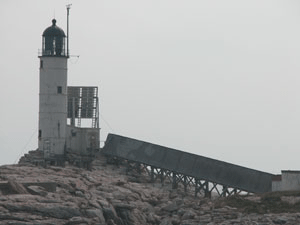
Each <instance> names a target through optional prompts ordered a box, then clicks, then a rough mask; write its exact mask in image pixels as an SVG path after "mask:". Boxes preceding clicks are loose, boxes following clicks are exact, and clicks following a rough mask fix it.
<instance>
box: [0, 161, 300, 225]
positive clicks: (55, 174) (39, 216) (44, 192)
mask: <svg viewBox="0 0 300 225" xmlns="http://www.w3.org/2000/svg"><path fill="white" fill-rule="evenodd" d="M0 180H1V182H2V183H7V185H8V187H9V188H13V189H14V192H7V190H6V192H2V194H0V224H19V225H27V224H28V225H29V224H69V225H71V224H111V225H130V224H138V225H140V224H157V225H180V224H186V225H188V224H191V225H193V224H210V225H213V224H224V225H225V224H300V207H299V206H300V204H299V202H300V200H299V197H297V196H296V195H298V194H299V193H285V194H278V193H275V194H274V193H270V194H268V195H264V196H242V197H231V198H228V199H223V198H214V199H207V198H203V197H201V196H199V197H197V198H195V197H194V193H193V190H189V191H188V192H187V193H184V191H183V188H180V187H179V188H178V189H175V190H172V189H171V183H168V182H166V183H165V184H164V186H162V185H161V184H160V183H150V182H149V180H150V178H148V177H147V175H146V174H143V173H142V174H138V173H136V172H135V171H130V172H128V171H126V168H125V167H123V166H122V165H118V166H116V165H110V164H107V163H106V159H105V158H104V157H99V158H97V159H96V160H95V161H94V162H93V166H92V170H90V171H89V170H85V169H82V168H77V167H74V166H68V165H66V167H64V168H63V167H54V166H49V167H48V168H43V167H37V166H31V165H30V164H26V165H8V166H1V167H0ZM47 184H49V185H52V186H51V187H47ZM53 184H55V186H53ZM0 189H1V188H0ZM11 193H13V194H11Z"/></svg>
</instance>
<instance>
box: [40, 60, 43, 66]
mask: <svg viewBox="0 0 300 225" xmlns="http://www.w3.org/2000/svg"><path fill="white" fill-rule="evenodd" d="M40 68H43V60H41V61H40Z"/></svg>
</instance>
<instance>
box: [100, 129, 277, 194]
mask: <svg viewBox="0 0 300 225" xmlns="http://www.w3.org/2000/svg"><path fill="white" fill-rule="evenodd" d="M103 153H104V154H105V155H107V156H110V157H114V158H117V159H122V160H126V161H127V162H128V163H129V165H134V166H135V167H136V168H141V166H142V167H144V168H145V169H146V170H147V171H148V173H149V175H150V176H151V180H152V181H155V180H156V179H157V178H159V179H161V181H162V182H163V180H164V179H166V178H170V180H171V182H172V184H173V188H176V187H177V185H178V184H179V183H182V184H183V185H184V188H185V190H186V188H187V186H191V185H193V186H195V195H197V193H200V192H201V191H203V192H204V194H205V195H206V196H210V194H211V191H213V190H214V189H215V191H216V192H217V193H219V195H220V196H229V195H231V194H235V193H240V192H242V191H245V192H249V193H264V192H270V191H272V177H273V174H269V173H265V172H261V171H257V170H253V169H249V168H246V167H242V166H238V165H234V164H230V163H226V162H223V161H219V160H214V159H210V158H207V157H203V156H199V155H195V154H191V153H188V152H183V151H179V150H175V149H171V148H167V147H163V146H159V145H155V144H151V143H148V142H144V141H139V140H135V139H132V138H128V137H123V136H119V135H115V134H109V135H108V137H107V140H106V142H105V146H104V147H103ZM220 186H221V187H222V188H221V190H219V189H220ZM217 187H219V188H217Z"/></svg>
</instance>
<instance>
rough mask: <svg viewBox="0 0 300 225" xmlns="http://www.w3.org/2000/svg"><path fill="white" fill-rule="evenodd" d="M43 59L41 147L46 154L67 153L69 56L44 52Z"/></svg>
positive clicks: (41, 59)
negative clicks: (60, 89) (60, 90)
mask: <svg viewBox="0 0 300 225" xmlns="http://www.w3.org/2000/svg"><path fill="white" fill-rule="evenodd" d="M40 61H41V63H40V65H41V66H40V95H39V130H40V131H41V137H40V138H39V149H40V150H43V151H44V153H45V157H46V158H47V157H50V156H52V155H53V156H54V155H62V154H64V149H65V146H66V126H67V66H68V65H67V61H68V59H67V58H66V57H55V56H54V57H49V56H41V57H40ZM58 86H60V87H62V93H58V90H57V88H58Z"/></svg>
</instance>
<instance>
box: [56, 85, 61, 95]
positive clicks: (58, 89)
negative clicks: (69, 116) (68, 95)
mask: <svg viewBox="0 0 300 225" xmlns="http://www.w3.org/2000/svg"><path fill="white" fill-rule="evenodd" d="M61 93H62V87H61V86H58V87H57V94H61Z"/></svg>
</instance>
